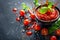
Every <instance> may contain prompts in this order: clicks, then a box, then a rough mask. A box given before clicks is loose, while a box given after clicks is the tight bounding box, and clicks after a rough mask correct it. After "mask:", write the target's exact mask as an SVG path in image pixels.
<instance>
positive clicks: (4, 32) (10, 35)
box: [0, 0, 60, 40]
mask: <svg viewBox="0 0 60 40" xmlns="http://www.w3.org/2000/svg"><path fill="white" fill-rule="evenodd" d="M55 1H57V0H55ZM22 2H25V3H26V4H27V5H28V6H29V7H31V6H32V4H31V3H32V0H0V40H35V39H34V38H35V37H37V36H34V35H32V36H30V37H28V36H27V35H26V34H25V31H24V32H22V30H23V23H22V22H20V23H19V22H16V20H15V18H16V16H15V14H14V13H13V12H12V8H14V7H16V8H18V11H17V13H18V12H19V10H20V9H22V7H21V3H22ZM31 8H32V7H31ZM58 8H59V9H60V4H59V5H58ZM18 14H19V13H18ZM38 37H40V38H41V40H45V39H44V38H43V37H41V35H40V36H38ZM58 39H59V40H60V38H58ZM47 40H48V39H47Z"/></svg>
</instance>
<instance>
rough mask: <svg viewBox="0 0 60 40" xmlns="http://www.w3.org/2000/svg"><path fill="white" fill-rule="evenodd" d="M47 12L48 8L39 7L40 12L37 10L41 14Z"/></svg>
mask: <svg viewBox="0 0 60 40" xmlns="http://www.w3.org/2000/svg"><path fill="white" fill-rule="evenodd" d="M47 10H48V7H41V8H40V10H39V12H40V13H41V14H45V13H46V12H47Z"/></svg>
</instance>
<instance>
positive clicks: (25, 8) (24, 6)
mask: <svg viewBox="0 0 60 40" xmlns="http://www.w3.org/2000/svg"><path fill="white" fill-rule="evenodd" d="M22 8H23V10H28V9H30V8H29V7H28V6H27V5H26V4H25V3H22Z"/></svg>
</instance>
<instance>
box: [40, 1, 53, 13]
mask: <svg viewBox="0 0 60 40" xmlns="http://www.w3.org/2000/svg"><path fill="white" fill-rule="evenodd" d="M52 5H53V3H52V2H48V6H47V7H41V8H40V10H39V12H40V13H41V14H45V13H46V12H47V11H48V10H51V11H52V8H51V7H52Z"/></svg>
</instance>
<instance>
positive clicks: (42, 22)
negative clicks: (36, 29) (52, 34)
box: [35, 5, 60, 25]
mask: <svg viewBox="0 0 60 40" xmlns="http://www.w3.org/2000/svg"><path fill="white" fill-rule="evenodd" d="M42 6H47V5H40V6H38V7H37V8H36V9H35V16H36V18H37V19H38V21H39V22H40V23H41V24H42V25H52V24H53V23H55V22H56V21H57V20H58V19H59V13H60V10H59V8H58V7H55V9H56V10H57V12H58V16H57V18H55V19H53V20H51V21H45V20H41V19H39V18H38V16H37V15H36V14H37V13H36V11H37V10H38V9H39V8H40V7H42ZM52 6H53V5H52Z"/></svg>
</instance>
